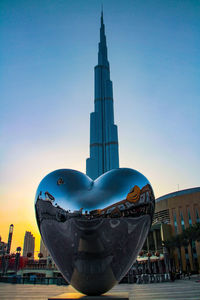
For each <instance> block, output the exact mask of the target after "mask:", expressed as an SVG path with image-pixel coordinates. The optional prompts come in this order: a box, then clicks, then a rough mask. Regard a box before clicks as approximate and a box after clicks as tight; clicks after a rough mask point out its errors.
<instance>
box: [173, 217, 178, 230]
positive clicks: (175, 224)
mask: <svg viewBox="0 0 200 300" xmlns="http://www.w3.org/2000/svg"><path fill="white" fill-rule="evenodd" d="M174 228H175V233H176V234H177V233H178V226H177V221H176V213H175V212H174Z"/></svg>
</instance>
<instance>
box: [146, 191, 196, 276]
mask: <svg viewBox="0 0 200 300" xmlns="http://www.w3.org/2000/svg"><path fill="white" fill-rule="evenodd" d="M196 223H200V187H197V188H191V189H186V190H181V191H177V192H174V193H170V194H167V195H164V196H162V197H159V198H157V199H156V206H155V214H154V219H153V225H152V229H151V231H150V233H149V236H148V239H149V240H150V241H151V242H150V243H151V245H150V247H149V248H153V249H155V248H156V246H155V242H154V241H155V240H156V239H155V235H156V233H153V231H154V229H155V228H156V227H157V229H158V228H159V227H158V224H163V225H165V227H167V228H168V230H167V231H165V235H164V236H161V237H160V238H161V240H162V241H164V240H168V239H170V237H171V236H173V235H177V234H180V233H182V232H183V230H185V229H186V228H188V227H190V226H192V225H194V224H196ZM153 234H154V236H153ZM160 235H162V233H161V232H160ZM160 238H159V239H160ZM147 242H148V240H147ZM159 245H161V243H159ZM146 246H147V245H146ZM174 255H175V257H174V258H175V262H176V266H177V269H178V268H179V260H180V259H181V262H182V263H181V264H182V268H183V270H185V271H186V270H188V269H190V270H192V271H197V268H199V266H200V243H199V242H193V244H192V247H190V246H187V247H181V257H178V255H179V254H178V252H177V251H175V253H174ZM192 256H193V260H192ZM193 262H194V265H193Z"/></svg>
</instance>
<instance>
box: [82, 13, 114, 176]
mask: <svg viewBox="0 0 200 300" xmlns="http://www.w3.org/2000/svg"><path fill="white" fill-rule="evenodd" d="M94 77H95V87H94V98H95V99H94V112H92V113H91V114H90V158H88V159H87V160H86V174H87V175H88V176H89V177H90V178H92V179H93V180H94V179H96V178H98V177H99V176H100V175H102V174H103V173H105V172H107V171H109V170H112V169H115V168H119V153H118V133H117V126H116V125H115V124H114V109H113V87H112V81H111V80H110V66H109V62H108V58H107V45H106V36H105V25H104V22H103V12H102V13H101V28H100V43H99V52H98V65H97V66H96V67H95V69H94Z"/></svg>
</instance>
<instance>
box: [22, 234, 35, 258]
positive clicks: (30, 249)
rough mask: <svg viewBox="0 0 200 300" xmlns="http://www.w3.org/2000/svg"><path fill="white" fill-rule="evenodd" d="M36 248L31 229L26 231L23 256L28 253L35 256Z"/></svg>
mask: <svg viewBox="0 0 200 300" xmlns="http://www.w3.org/2000/svg"><path fill="white" fill-rule="evenodd" d="M34 250H35V238H34V236H33V235H32V233H31V232H30V231H26V232H25V236H24V247H23V256H25V257H26V256H27V254H28V253H31V254H32V257H34Z"/></svg>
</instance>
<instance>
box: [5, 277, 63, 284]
mask: <svg viewBox="0 0 200 300" xmlns="http://www.w3.org/2000/svg"><path fill="white" fill-rule="evenodd" d="M0 282H4V283H13V284H16V283H18V284H44V285H45V284H47V285H48V284H57V285H68V283H67V282H66V280H65V279H64V278H62V277H57V278H55V277H33V276H30V277H21V276H7V277H5V276H4V277H0Z"/></svg>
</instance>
